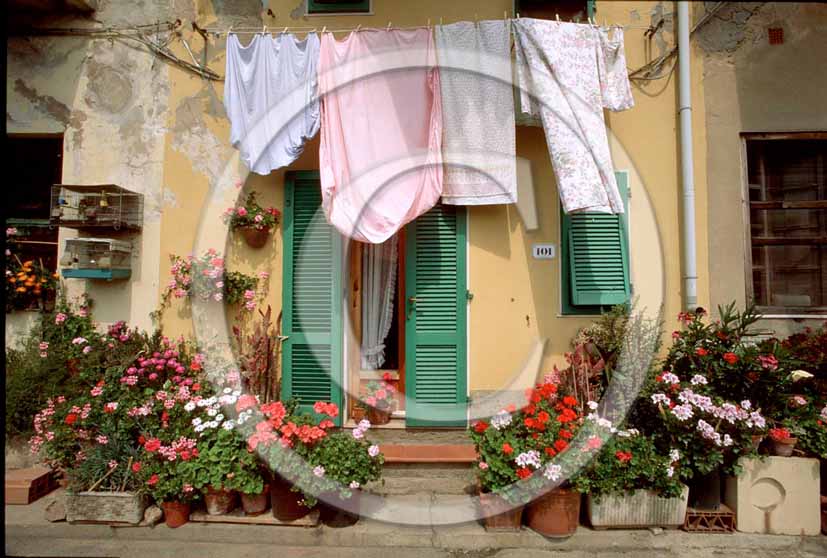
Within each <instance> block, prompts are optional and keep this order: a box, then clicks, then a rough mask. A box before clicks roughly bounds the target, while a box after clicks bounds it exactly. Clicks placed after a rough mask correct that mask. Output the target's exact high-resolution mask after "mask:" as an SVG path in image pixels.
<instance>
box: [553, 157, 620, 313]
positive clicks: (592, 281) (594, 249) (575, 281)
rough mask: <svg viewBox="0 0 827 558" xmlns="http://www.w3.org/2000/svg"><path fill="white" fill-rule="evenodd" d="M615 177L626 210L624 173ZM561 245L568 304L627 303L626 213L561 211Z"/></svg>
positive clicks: (600, 304)
mask: <svg viewBox="0 0 827 558" xmlns="http://www.w3.org/2000/svg"><path fill="white" fill-rule="evenodd" d="M615 176H616V177H617V183H618V189H619V190H620V194H621V197H622V198H623V200H624V204H625V206H626V211H627V212H628V210H629V207H628V206H629V204H628V201H627V198H628V184H627V175H626V173H625V172H618V173H615ZM561 244H562V248H563V249H562V250H561V261H562V265H563V273H564V280H568V289H564V291H565V290H567V291H568V298H569V300H568V302H569V303H570V304H571V305H572V306H575V307H578V306H580V307H582V306H592V307H594V306H611V305H614V304H623V303H625V302H628V300H629V297H630V294H631V280H630V276H629V240H628V217H627V213H624V214H622V215H612V214H605V213H575V214H571V215H567V214H565V213H563V214H562V241H561ZM565 294H566V293H565V292H564V295H565Z"/></svg>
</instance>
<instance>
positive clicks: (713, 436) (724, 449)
mask: <svg viewBox="0 0 827 558" xmlns="http://www.w3.org/2000/svg"><path fill="white" fill-rule="evenodd" d="M655 381H656V384H655V387H654V393H652V394H651V395H649V401H650V403H651V404H652V405H654V406H655V408H656V409H657V412H658V416H659V420H660V424H661V425H662V426H663V428H662V429H661V428H657V429H656V430H655V435H656V436H658V437H659V438H660V439H661V446H662V447H663V446H668V447H677V448H678V449H679V450H680V452H681V463H680V464H681V468H680V471H681V474H682V476H683V477H684V478H691V477H692V476H693V475H694V474H695V473H698V474H701V475H705V474H707V473H710V472H712V471H714V470H715V469H716V468H718V467H723V470H724V472H725V473H729V474H737V473H738V466H737V460H738V458H739V457H741V456H743V455H748V454H754V453H755V450H754V448H753V443H752V436H755V435H760V434H761V433H763V432H764V431H765V429H766V419H765V418H764V416H763V415H762V414H761V412H760V411H759V410H758V409H755V408H754V405H753V404H752V403H751V402H750V401H749V400H748V399H745V400H743V401H741V402H740V403H733V402H730V401H726V400H724V399H722V398H721V397H718V396H717V395H715V393H714V392H713V390H712V388H711V387H710V385H709V382H708V381H707V379H706V377H705V376H703V375H701V374H696V375H694V376H693V377H692V379H691V380H690V381H688V382H682V381H681V380H680V378H679V377H678V376H677V375H675V374H673V373H671V372H664V373H662V374H660V375H658V376H657V378H656V379H655Z"/></svg>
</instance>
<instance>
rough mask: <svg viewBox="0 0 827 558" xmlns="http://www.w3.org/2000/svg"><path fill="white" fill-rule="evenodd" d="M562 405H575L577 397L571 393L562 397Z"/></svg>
mask: <svg viewBox="0 0 827 558" xmlns="http://www.w3.org/2000/svg"><path fill="white" fill-rule="evenodd" d="M563 405H566V406H567V407H574V406H576V405H577V399H575V398H574V397H572V396H571V395H567V396H565V397H564V398H563Z"/></svg>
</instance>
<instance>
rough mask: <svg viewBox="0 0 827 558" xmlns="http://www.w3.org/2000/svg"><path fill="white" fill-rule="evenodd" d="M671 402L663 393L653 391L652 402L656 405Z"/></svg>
mask: <svg viewBox="0 0 827 558" xmlns="http://www.w3.org/2000/svg"><path fill="white" fill-rule="evenodd" d="M671 402H672V400H671V399H669V396H667V395H666V394H665V393H653V394H652V403H654V404H655V405H657V404H658V403H663V404H665V405H669V404H670V403H671Z"/></svg>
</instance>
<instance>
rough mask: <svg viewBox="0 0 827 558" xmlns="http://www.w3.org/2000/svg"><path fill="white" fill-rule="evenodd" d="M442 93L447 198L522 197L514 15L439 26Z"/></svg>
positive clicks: (457, 201) (464, 201)
mask: <svg viewBox="0 0 827 558" xmlns="http://www.w3.org/2000/svg"><path fill="white" fill-rule="evenodd" d="M435 35H436V45H437V59H438V61H439V81H440V86H441V93H442V118H443V133H442V152H443V160H444V165H445V170H444V173H445V178H444V185H443V191H442V201H443V203H446V204H454V205H483V204H503V203H515V202H516V201H517V164H516V155H517V153H516V151H517V146H516V128H515V123H514V91H513V83H512V71H511V26H510V23H509V22H508V20H491V21H481V22H479V23H477V24H474V23H472V22H468V21H463V22H459V23H452V24H450V25H440V26H437V27H436V28H435Z"/></svg>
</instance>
